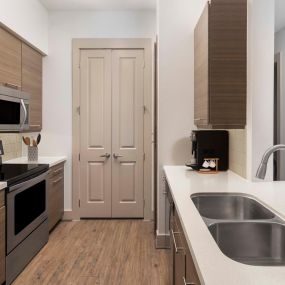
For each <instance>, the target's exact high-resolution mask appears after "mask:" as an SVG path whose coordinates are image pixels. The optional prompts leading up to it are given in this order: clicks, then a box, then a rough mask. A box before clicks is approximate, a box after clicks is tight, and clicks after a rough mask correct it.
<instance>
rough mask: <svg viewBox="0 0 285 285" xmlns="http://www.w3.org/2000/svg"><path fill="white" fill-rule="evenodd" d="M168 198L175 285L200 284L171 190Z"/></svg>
mask: <svg viewBox="0 0 285 285" xmlns="http://www.w3.org/2000/svg"><path fill="white" fill-rule="evenodd" d="M168 200H169V202H170V235H171V245H170V248H171V252H172V254H171V264H172V266H173V268H171V269H170V270H171V271H172V273H173V285H190V284H191V285H200V284H201V283H200V280H199V277H198V274H197V271H196V268H195V264H194V262H193V258H192V255H191V252H190V250H189V247H188V245H187V241H186V237H185V235H184V232H183V228H182V226H181V222H180V220H179V217H178V214H177V211H176V209H175V205H174V203H173V199H172V197H171V194H170V192H169V191H168Z"/></svg>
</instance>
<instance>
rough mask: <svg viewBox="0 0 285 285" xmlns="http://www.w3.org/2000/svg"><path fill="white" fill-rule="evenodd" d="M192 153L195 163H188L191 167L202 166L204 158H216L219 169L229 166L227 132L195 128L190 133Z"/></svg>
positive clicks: (225, 168)
mask: <svg viewBox="0 0 285 285" xmlns="http://www.w3.org/2000/svg"><path fill="white" fill-rule="evenodd" d="M191 141H192V155H193V157H194V160H195V163H193V164H190V165H189V166H191V167H192V168H193V169H195V170H199V169H202V168H203V166H202V165H203V163H204V159H205V158H218V159H219V170H224V171H225V170H228V168H229V132H228V131H220V130H219V131H209V130H207V131H206V130H195V131H192V133H191Z"/></svg>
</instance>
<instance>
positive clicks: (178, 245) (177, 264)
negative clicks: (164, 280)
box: [171, 209, 186, 285]
mask: <svg viewBox="0 0 285 285" xmlns="http://www.w3.org/2000/svg"><path fill="white" fill-rule="evenodd" d="M174 211H175V209H174ZM174 214H175V212H174ZM180 235H181V232H180V231H179V228H178V226H177V223H176V222H175V217H174V221H173V229H172V231H171V236H172V243H173V256H174V258H173V263H174V266H173V273H174V280H173V281H174V285H184V276H185V263H186V256H185V249H184V247H183V244H182V239H181V236H180Z"/></svg>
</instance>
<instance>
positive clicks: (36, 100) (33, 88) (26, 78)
mask: <svg viewBox="0 0 285 285" xmlns="http://www.w3.org/2000/svg"><path fill="white" fill-rule="evenodd" d="M22 90H23V91H26V92H28V93H30V96H31V97H30V131H40V130H41V129H42V56H41V54H40V53H38V52H37V51H35V50H34V49H32V48H31V47H29V46H28V45H26V44H24V43H23V44H22Z"/></svg>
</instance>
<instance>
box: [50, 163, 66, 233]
mask: <svg viewBox="0 0 285 285" xmlns="http://www.w3.org/2000/svg"><path fill="white" fill-rule="evenodd" d="M48 181H49V187H48V219H49V230H51V229H53V228H54V226H55V225H56V224H57V223H58V222H59V221H60V220H61V218H62V215H63V204H64V170H63V165H62V164H60V165H58V166H56V167H53V168H51V170H50V174H49V178H48Z"/></svg>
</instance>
